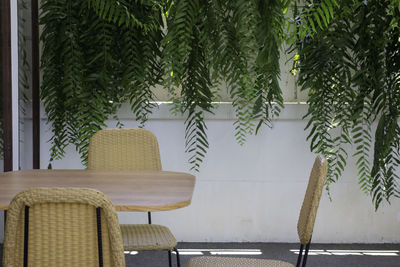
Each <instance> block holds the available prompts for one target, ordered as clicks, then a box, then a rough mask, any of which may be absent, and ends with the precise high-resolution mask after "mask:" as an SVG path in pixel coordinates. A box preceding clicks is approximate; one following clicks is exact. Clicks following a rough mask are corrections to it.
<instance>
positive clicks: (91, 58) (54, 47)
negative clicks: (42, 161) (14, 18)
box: [41, 0, 400, 207]
mask: <svg viewBox="0 0 400 267" xmlns="http://www.w3.org/2000/svg"><path fill="white" fill-rule="evenodd" d="M399 6H400V1H399V0H382V1H380V0H363V1H362V0H344V1H336V0H304V1H289V0H250V1H244V0H235V1H222V0H193V1H185V0H163V1H156V0H81V1H68V0H42V5H41V8H42V15H41V23H42V24H43V26H44V30H43V34H42V36H41V40H42V41H43V44H44V50H43V55H42V71H43V83H42V95H41V97H42V100H43V102H44V103H45V107H46V112H47V114H48V118H49V121H50V122H51V123H52V125H53V128H52V129H53V137H52V140H51V142H52V149H51V158H52V160H55V159H60V158H62V157H63V156H64V154H65V151H64V149H65V147H66V146H67V145H68V144H74V145H75V146H76V147H77V150H78V151H79V152H80V154H81V156H82V161H83V162H85V161H86V159H87V148H88V142H89V139H90V137H91V136H92V135H93V134H94V133H95V132H96V131H98V130H99V129H100V128H102V127H105V126H106V125H105V121H106V119H107V118H108V117H109V116H113V115H115V112H116V110H117V108H118V107H119V105H120V103H123V102H129V103H130V104H131V109H132V111H133V114H134V116H135V117H136V119H137V120H138V121H139V122H140V125H141V126H144V124H145V122H146V120H147V117H148V115H149V114H150V113H151V112H152V108H153V107H155V106H156V104H155V101H156V100H157V99H156V98H155V96H154V94H153V91H152V88H153V87H155V86H163V88H165V90H166V91H168V92H169V95H170V98H171V102H172V103H173V106H172V110H173V111H175V112H180V113H181V114H184V116H186V120H185V137H186V144H185V145H186V152H187V153H188V155H189V162H190V164H191V167H192V169H193V170H196V171H198V170H199V168H200V165H201V162H202V160H203V158H204V157H205V156H206V153H207V149H208V147H209V143H208V139H207V125H206V122H205V120H204V118H205V114H206V113H212V112H213V108H214V105H213V101H217V100H218V90H220V88H221V85H226V87H227V89H228V93H229V96H230V98H231V100H232V105H233V109H234V111H235V115H236V121H235V122H234V127H235V136H236V140H237V142H238V143H239V144H243V143H245V140H246V136H247V135H249V134H253V133H257V131H258V129H259V127H261V126H262V125H270V124H271V120H272V119H273V117H276V116H279V112H280V110H281V109H282V107H283V98H282V90H281V88H280V87H279V83H278V81H279V78H280V70H281V67H282V66H280V64H279V59H280V55H281V54H282V53H283V49H282V48H283V45H284V43H285V42H286V43H288V45H289V46H290V47H291V48H292V49H291V51H292V52H295V53H294V54H295V56H294V60H293V66H294V67H293V73H297V74H298V75H299V77H298V82H299V85H300V86H301V88H302V90H307V91H308V92H309V99H308V104H309V111H308V113H307V115H306V116H305V118H307V119H308V120H309V121H308V124H307V127H306V129H307V130H308V131H309V135H308V140H309V141H310V144H311V150H312V151H314V152H316V153H322V154H324V155H326V156H327V158H328V160H329V163H330V164H329V166H330V167H329V172H328V175H329V177H328V183H327V186H328V188H329V185H330V184H331V183H332V182H335V181H337V180H338V179H339V177H340V176H341V175H342V172H343V170H344V168H345V166H346V163H347V161H348V160H349V159H351V158H355V160H356V164H357V167H358V170H359V182H360V186H361V188H362V190H363V191H365V192H366V193H367V194H371V195H372V197H373V200H374V202H375V205H376V207H378V206H379V204H380V203H381V202H382V200H384V199H386V200H387V201H389V200H390V198H391V197H393V196H395V197H399V188H398V185H397V183H398V176H397V174H398V172H396V170H397V167H398V164H399V160H400V158H399V153H400V152H399V150H400V144H399V142H400V141H399V140H400V138H399V137H400V136H399V135H400V130H399V123H398V119H399V111H400V96H399V94H400V92H399V80H400V78H399V76H400V74H399V69H400V68H399V55H400V49H399V20H400V7H399ZM297 74H296V75H297ZM375 121H377V129H376V131H375V137H373V136H374V135H373V134H372V129H373V123H374V122H375ZM352 146H353V147H354V148H355V151H356V152H355V153H354V154H349V153H350V152H349V151H350V149H351V147H352ZM371 154H373V158H371V156H370V155H371Z"/></svg>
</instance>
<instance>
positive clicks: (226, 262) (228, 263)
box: [186, 257, 294, 267]
mask: <svg viewBox="0 0 400 267" xmlns="http://www.w3.org/2000/svg"><path fill="white" fill-rule="evenodd" d="M186 266H187V267H294V265H292V264H290V263H287V262H284V261H277V260H263V259H249V258H228V257H195V258H191V259H190V260H189V262H188V264H187V265H186Z"/></svg>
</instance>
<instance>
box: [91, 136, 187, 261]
mask: <svg viewBox="0 0 400 267" xmlns="http://www.w3.org/2000/svg"><path fill="white" fill-rule="evenodd" d="M88 169H90V170H155V171H160V170H161V159H160V152H159V148H158V142H157V138H156V137H155V135H154V134H153V133H151V132H150V131H148V130H145V129H106V130H100V131H98V132H97V133H96V134H94V135H93V137H92V138H91V140H90V144H89V157H88ZM148 221H149V223H148V224H125V225H124V224H123V225H121V232H122V239H123V244H124V249H125V250H135V251H141V250H167V251H168V260H169V266H170V267H171V266H172V262H171V251H175V252H176V260H177V265H178V267H180V259H179V253H178V250H177V249H176V245H177V241H176V239H175V237H174V235H173V234H172V233H171V231H170V230H169V229H168V228H167V227H165V226H162V225H156V224H151V213H150V212H148Z"/></svg>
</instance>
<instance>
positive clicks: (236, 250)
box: [126, 243, 400, 267]
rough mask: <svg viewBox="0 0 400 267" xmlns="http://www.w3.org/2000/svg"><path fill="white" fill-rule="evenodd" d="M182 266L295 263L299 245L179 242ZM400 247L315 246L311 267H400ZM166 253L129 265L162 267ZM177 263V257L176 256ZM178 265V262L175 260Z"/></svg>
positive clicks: (142, 256) (132, 259) (130, 258)
mask: <svg viewBox="0 0 400 267" xmlns="http://www.w3.org/2000/svg"><path fill="white" fill-rule="evenodd" d="M178 249H179V252H180V253H181V261H182V263H183V264H182V265H181V266H182V267H183V266H185V264H186V263H187V261H188V259H189V258H190V257H194V256H198V255H193V254H202V255H207V256H210V255H217V254H219V255H221V254H223V255H224V256H232V255H236V257H237V255H238V254H247V255H243V257H252V258H265V259H280V260H284V261H288V262H290V263H293V264H295V263H296V260H297V254H295V251H293V250H297V251H298V244H288V243H179V245H178ZM399 250H400V244H313V245H312V246H311V250H310V254H309V258H308V261H307V266H308V267H313V266H314V267H321V266H328V267H336V266H338V267H339V266H351V267H361V266H363V267H365V266H368V267H369V266H371V267H375V266H376V267H395V266H397V267H399V266H400V251H399ZM167 255H168V254H167V252H141V253H139V254H136V255H126V263H127V266H128V267H130V266H140V267H146V266H149V267H161V266H168V256H167ZM173 259H174V260H175V257H173ZM174 262H175V261H174Z"/></svg>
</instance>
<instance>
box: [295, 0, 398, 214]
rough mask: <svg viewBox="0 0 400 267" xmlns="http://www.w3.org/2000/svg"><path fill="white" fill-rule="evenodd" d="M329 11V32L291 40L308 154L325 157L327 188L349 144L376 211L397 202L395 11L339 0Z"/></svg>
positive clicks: (392, 7) (381, 5)
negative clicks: (304, 106)
mask: <svg viewBox="0 0 400 267" xmlns="http://www.w3.org/2000/svg"><path fill="white" fill-rule="evenodd" d="M335 13H337V14H339V15H337V16H336V17H335V18H334V19H333V20H331V22H330V23H331V24H330V27H329V28H327V29H323V30H320V31H317V32H316V33H315V34H314V36H313V38H310V37H306V38H304V39H303V40H300V41H299V42H298V45H299V47H300V55H301V59H300V62H301V63H300V77H299V82H300V84H301V85H302V88H303V89H308V90H309V100H308V104H309V105H310V106H309V113H308V118H309V119H310V121H309V124H308V125H307V127H306V129H310V134H309V136H308V138H309V140H310V141H311V150H312V151H315V152H318V153H323V154H325V155H326V156H327V157H328V161H329V163H330V164H329V171H328V184H327V185H328V186H329V184H330V183H332V182H334V181H336V180H337V179H338V178H339V177H340V176H341V174H342V172H343V170H344V166H345V165H346V162H347V156H348V155H347V152H346V151H347V149H348V148H349V145H351V144H352V145H354V146H355V150H356V152H355V153H354V155H353V156H354V157H356V159H357V161H356V164H357V167H358V174H359V183H360V187H361V189H362V190H363V191H364V192H365V193H367V194H371V195H372V198H373V201H374V202H375V207H376V208H378V207H379V205H380V203H381V202H382V200H384V199H386V200H387V201H390V198H391V197H393V196H396V197H399V187H398V180H399V177H398V174H397V170H398V164H399V161H400V155H399V132H400V131H399V124H398V119H399V112H400V110H399V103H400V101H399V99H400V94H399V78H398V77H399V75H400V64H399V62H400V61H399V60H400V57H399V51H400V49H399V48H400V46H399V42H398V38H399V35H398V32H399V22H400V19H399V17H400V16H399V15H400V13H399V6H398V5H397V6H395V5H393V1H392V3H391V1H373V0H370V1H344V2H341V4H340V5H339V7H338V10H337V11H335ZM389 14H391V15H389ZM376 119H378V120H379V123H378V127H377V129H376V132H375V145H374V159H373V162H372V168H371V167H370V166H371V164H370V162H371V160H370V158H369V155H370V148H371V144H372V137H371V125H372V123H373V122H374V121H375V120H376Z"/></svg>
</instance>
